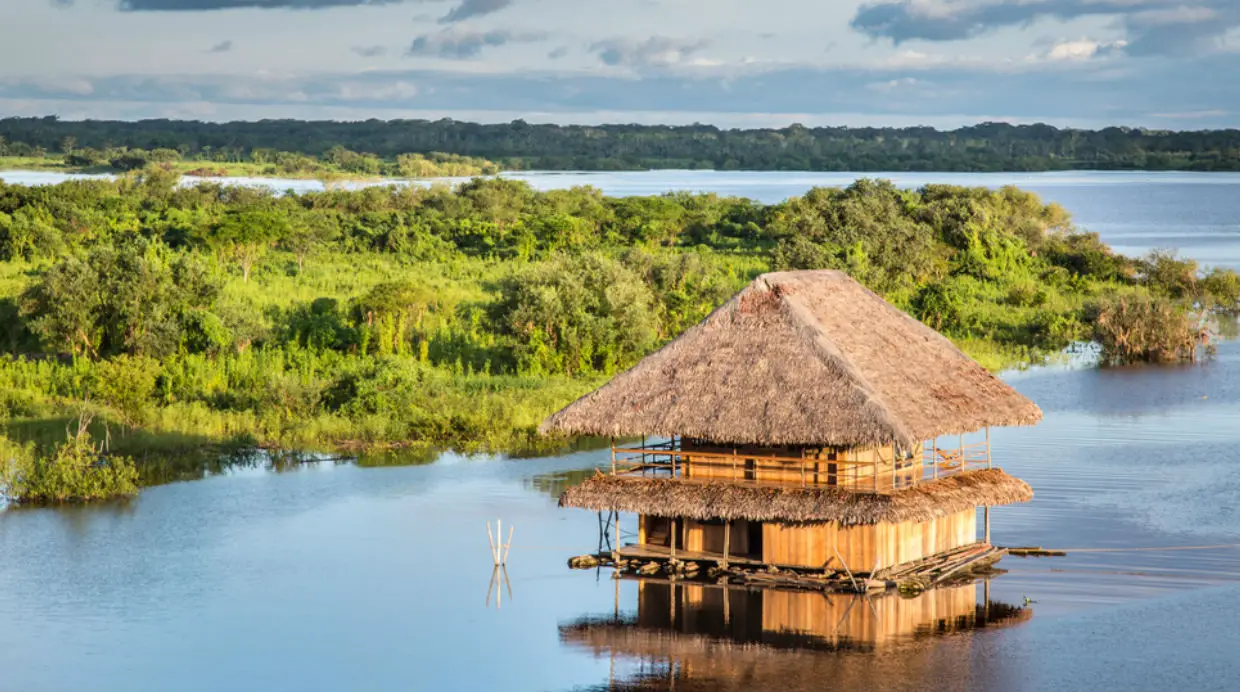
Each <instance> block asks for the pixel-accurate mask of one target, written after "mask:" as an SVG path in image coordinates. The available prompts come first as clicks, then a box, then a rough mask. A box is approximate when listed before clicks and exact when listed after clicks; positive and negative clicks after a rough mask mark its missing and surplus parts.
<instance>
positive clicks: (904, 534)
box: [762, 509, 977, 572]
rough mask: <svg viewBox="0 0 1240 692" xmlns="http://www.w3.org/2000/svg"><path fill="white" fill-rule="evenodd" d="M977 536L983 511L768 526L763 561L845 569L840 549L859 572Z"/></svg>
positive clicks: (918, 556)
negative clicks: (891, 521) (899, 519)
mask: <svg viewBox="0 0 1240 692" xmlns="http://www.w3.org/2000/svg"><path fill="white" fill-rule="evenodd" d="M976 540H977V510H976V509H967V510H965V511H963V512H957V513H956V514H952V515H949V516H946V517H941V518H939V519H935V520H933V521H927V522H916V523H915V522H906V523H901V524H876V525H870V526H850V527H844V526H840V525H839V524H836V523H834V522H832V523H826V524H811V525H807V526H792V525H785V524H764V525H763V526H762V547H763V560H764V561H765V562H769V563H773V564H777V565H793V566H798V567H811V568H822V567H827V566H830V567H831V568H832V569H841V568H842V565H840V564H839V560H837V559H836V552H837V551H838V553H839V558H840V559H842V560H843V561H844V562H845V563H846V564H847V566H848V569H850V570H852V571H854V572H869V571H871V570H873V569H875V568H876V567H877V568H878V569H882V568H884V567H893V566H895V565H898V564H901V563H904V562H912V561H914V560H920V559H921V558H923V557H928V556H930V555H934V554H936V553H941V552H944V551H947V550H951V549H952V548H956V547H959V546H962V545H966V544H969V543H973V542H974V541H976Z"/></svg>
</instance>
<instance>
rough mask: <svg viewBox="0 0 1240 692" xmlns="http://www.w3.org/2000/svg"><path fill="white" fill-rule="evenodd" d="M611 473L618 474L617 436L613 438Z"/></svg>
mask: <svg viewBox="0 0 1240 692" xmlns="http://www.w3.org/2000/svg"><path fill="white" fill-rule="evenodd" d="M611 475H613V476H614V475H616V438H614V437H613V438H611Z"/></svg>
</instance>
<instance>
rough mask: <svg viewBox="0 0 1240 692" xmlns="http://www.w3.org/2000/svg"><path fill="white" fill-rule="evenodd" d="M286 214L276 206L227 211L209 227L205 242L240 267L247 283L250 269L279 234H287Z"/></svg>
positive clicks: (242, 276) (243, 278)
mask: <svg viewBox="0 0 1240 692" xmlns="http://www.w3.org/2000/svg"><path fill="white" fill-rule="evenodd" d="M288 232H289V220H288V216H287V215H285V214H283V213H281V212H280V211H279V210H278V209H275V208H267V207H256V208H250V209H243V210H240V211H236V212H229V213H227V214H225V215H224V217H223V218H221V219H220V221H219V223H217V224H216V225H215V227H214V228H212V229H211V231H210V233H209V235H208V236H207V238H205V242H206V244H207V246H208V247H211V248H212V249H214V250H216V251H217V252H219V253H220V254H221V256H223V257H225V258H227V259H230V260H232V261H234V262H236V264H237V266H238V267H240V268H241V280H242V281H243V282H246V283H248V282H249V280H250V271H251V270H252V269H253V268H254V265H255V264H257V263H258V261H259V260H261V259H262V258H263V256H264V255H265V254H266V253H267V250H268V249H269V248H270V247H271V246H272V245H274V244H275V243H276V241H278V240H279V239H280V238H283V237H285V236H287V235H288Z"/></svg>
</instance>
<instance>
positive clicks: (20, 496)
mask: <svg viewBox="0 0 1240 692" xmlns="http://www.w3.org/2000/svg"><path fill="white" fill-rule="evenodd" d="M87 422H88V421H83V424H82V425H80V427H79V430H78V432H77V434H76V435H70V436H69V439H68V440H66V441H65V442H63V443H61V444H60V445H59V446H57V447H56V449H55V450H54V451H53V452H52V453H51V454H48V455H41V454H38V453H36V452H35V450H34V448H33V446H32V445H27V446H24V447H23V446H17V445H14V444H12V443H10V442H8V441H7V440H5V441H4V442H3V443H0V455H2V456H0V483H2V484H3V486H4V493H5V495H6V496H7V497H8V498H9V499H10V500H13V501H15V502H19V503H35V504H48V503H60V502H87V501H92V500H108V499H112V498H117V497H126V496H130V495H135V494H137V492H138V472H137V470H136V469H135V468H134V465H133V461H131V460H130V459H128V458H126V457H120V456H115V455H108V454H105V453H104V452H103V451H102V449H100V448H96V447H95V445H94V444H93V443H92V442H91V439H90V435H89V434H88V433H87V432H86V430H85V428H86V425H85V423H87Z"/></svg>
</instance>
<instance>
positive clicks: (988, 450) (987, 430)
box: [986, 425, 990, 468]
mask: <svg viewBox="0 0 1240 692" xmlns="http://www.w3.org/2000/svg"><path fill="white" fill-rule="evenodd" d="M986 468H990V426H989V425H988V426H986Z"/></svg>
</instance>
